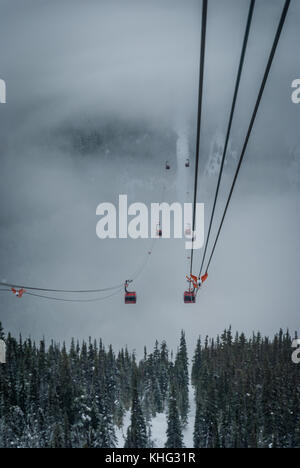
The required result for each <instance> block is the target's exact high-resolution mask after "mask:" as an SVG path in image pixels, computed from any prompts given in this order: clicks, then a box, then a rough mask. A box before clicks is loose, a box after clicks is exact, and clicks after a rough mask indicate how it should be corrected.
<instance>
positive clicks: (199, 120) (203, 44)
mask: <svg viewBox="0 0 300 468" xmlns="http://www.w3.org/2000/svg"><path fill="white" fill-rule="evenodd" d="M207 9H208V0H202V29H201V46H200V49H201V51H200V70H199V92H198V114H197V142H196V165H195V181H194V202H193V223H192V224H193V237H192V249H191V262H190V274H192V270H193V258H194V232H195V226H196V203H197V191H198V168H199V153H200V137H201V123H202V103H203V84H204V65H205V50H206V28H207Z"/></svg>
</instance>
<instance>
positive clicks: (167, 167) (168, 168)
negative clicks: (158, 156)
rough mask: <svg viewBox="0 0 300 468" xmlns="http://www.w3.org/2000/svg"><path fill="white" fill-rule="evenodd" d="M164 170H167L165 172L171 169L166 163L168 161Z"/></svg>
mask: <svg viewBox="0 0 300 468" xmlns="http://www.w3.org/2000/svg"><path fill="white" fill-rule="evenodd" d="M166 169H167V171H169V170H170V169H171V166H170V164H169V163H168V161H166Z"/></svg>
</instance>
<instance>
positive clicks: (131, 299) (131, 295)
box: [124, 280, 136, 304]
mask: <svg viewBox="0 0 300 468" xmlns="http://www.w3.org/2000/svg"><path fill="white" fill-rule="evenodd" d="M129 283H131V281H129V280H127V281H126V282H125V297H124V299H125V304H136V292H134V291H128V290H127V288H128V285H129Z"/></svg>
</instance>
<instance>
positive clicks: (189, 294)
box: [183, 291, 196, 304]
mask: <svg viewBox="0 0 300 468" xmlns="http://www.w3.org/2000/svg"><path fill="white" fill-rule="evenodd" d="M183 300H184V303H185V304H195V303H196V294H195V292H194V291H185V292H184V295H183Z"/></svg>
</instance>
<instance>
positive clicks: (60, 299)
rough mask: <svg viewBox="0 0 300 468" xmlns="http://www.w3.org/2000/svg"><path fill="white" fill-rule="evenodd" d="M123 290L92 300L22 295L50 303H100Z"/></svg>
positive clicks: (27, 293)
mask: <svg viewBox="0 0 300 468" xmlns="http://www.w3.org/2000/svg"><path fill="white" fill-rule="evenodd" d="M122 289H123V286H122V288H119V289H118V290H117V291H114V292H113V293H112V294H109V295H107V296H102V297H96V298H92V299H68V298H64V297H53V296H45V295H43V294H36V293H31V292H27V291H25V292H24V294H26V295H27V296H34V297H39V298H42V299H48V300H50V301H58V302H84V303H86V302H100V301H103V300H105V299H108V298H110V297H113V296H116V295H117V294H119V293H120V292H121V291H122Z"/></svg>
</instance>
